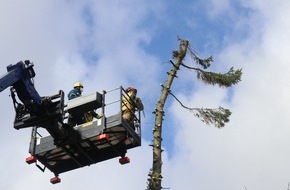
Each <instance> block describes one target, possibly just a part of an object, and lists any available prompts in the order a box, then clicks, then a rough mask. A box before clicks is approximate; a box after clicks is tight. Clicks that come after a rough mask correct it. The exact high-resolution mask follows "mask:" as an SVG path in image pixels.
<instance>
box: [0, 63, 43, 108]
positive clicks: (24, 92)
mask: <svg viewBox="0 0 290 190" xmlns="http://www.w3.org/2000/svg"><path fill="white" fill-rule="evenodd" d="M33 66H34V65H33V63H31V62H30V61H28V60H27V61H25V62H24V63H23V62H22V61H20V62H18V63H17V64H15V65H9V66H7V71H8V73H6V74H5V75H4V76H2V77H1V78H0V92H2V91H3V90H5V89H6V88H7V87H9V86H13V88H14V89H15V91H16V93H17V96H18V98H19V99H20V100H21V102H22V103H23V104H24V105H27V104H31V103H35V104H37V105H40V104H41V102H42V99H41V97H40V96H39V94H38V92H37V91H36V90H35V88H34V84H33V82H32V78H34V77H35V72H34V70H33Z"/></svg>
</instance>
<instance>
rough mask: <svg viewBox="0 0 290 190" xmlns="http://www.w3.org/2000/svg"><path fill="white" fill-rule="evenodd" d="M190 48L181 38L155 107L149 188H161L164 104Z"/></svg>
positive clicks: (153, 189) (150, 189)
mask: <svg viewBox="0 0 290 190" xmlns="http://www.w3.org/2000/svg"><path fill="white" fill-rule="evenodd" d="M187 48H188V41H187V40H180V45H179V51H178V52H173V54H174V55H173V56H174V57H175V58H176V63H175V65H173V67H172V69H171V71H170V73H168V79H167V81H166V84H165V85H164V86H163V89H162V92H161V96H160V99H159V100H158V103H157V107H156V109H155V115H156V116H155V127H154V130H153V166H152V171H150V173H149V176H150V178H149V179H148V189H149V190H161V189H162V186H161V180H162V174H161V168H162V159H161V154H162V149H161V143H162V121H163V116H164V110H163V109H164V105H165V102H166V99H167V96H168V94H169V92H170V88H171V85H172V82H173V79H174V77H175V76H176V73H177V71H178V70H179V67H180V65H181V63H182V61H183V59H184V57H185V56H186V52H187Z"/></svg>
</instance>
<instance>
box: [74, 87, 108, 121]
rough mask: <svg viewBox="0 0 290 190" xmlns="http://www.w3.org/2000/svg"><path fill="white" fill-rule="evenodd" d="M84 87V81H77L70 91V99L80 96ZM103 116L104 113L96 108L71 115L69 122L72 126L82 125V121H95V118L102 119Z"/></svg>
mask: <svg viewBox="0 0 290 190" xmlns="http://www.w3.org/2000/svg"><path fill="white" fill-rule="evenodd" d="M83 89H84V86H83V85H82V83H80V82H77V83H75V84H74V88H73V89H72V90H71V91H70V92H69V93H68V99H69V100H72V99H74V98H77V97H80V96H81V95H82V92H83ZM102 117H103V115H102V114H100V115H99V114H97V113H96V112H95V111H94V110H92V111H88V112H86V113H81V114H78V115H76V114H74V115H70V116H69V119H68V123H69V124H70V125H72V126H75V125H80V124H82V123H87V122H90V121H93V119H94V118H97V119H100V118H102Z"/></svg>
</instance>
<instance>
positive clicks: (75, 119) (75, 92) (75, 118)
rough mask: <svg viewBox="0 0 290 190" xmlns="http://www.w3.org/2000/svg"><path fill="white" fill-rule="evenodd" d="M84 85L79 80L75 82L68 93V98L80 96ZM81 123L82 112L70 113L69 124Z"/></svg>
mask: <svg viewBox="0 0 290 190" xmlns="http://www.w3.org/2000/svg"><path fill="white" fill-rule="evenodd" d="M83 89H84V86H83V85H82V83H80V82H76V83H75V84H74V86H73V89H72V90H71V91H70V92H69V93H68V95H67V97H68V99H69V100H72V99H74V98H77V97H80V96H81V95H82V92H83ZM81 123H83V114H70V115H69V117H68V124H69V125H71V126H75V125H79V124H81Z"/></svg>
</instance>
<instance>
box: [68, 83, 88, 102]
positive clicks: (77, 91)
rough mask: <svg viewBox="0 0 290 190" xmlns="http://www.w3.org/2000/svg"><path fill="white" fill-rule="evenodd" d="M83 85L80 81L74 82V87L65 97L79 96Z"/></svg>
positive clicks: (70, 98)
mask: <svg viewBox="0 0 290 190" xmlns="http://www.w3.org/2000/svg"><path fill="white" fill-rule="evenodd" d="M83 89H84V86H83V85H82V83H80V82H76V83H75V84H74V88H73V89H72V90H71V91H70V92H69V93H68V95H67V97H68V99H69V100H72V99H74V98H77V97H80V96H81V95H82V92H83Z"/></svg>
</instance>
